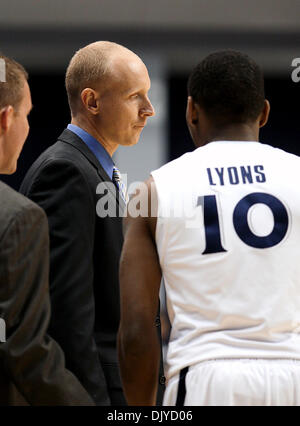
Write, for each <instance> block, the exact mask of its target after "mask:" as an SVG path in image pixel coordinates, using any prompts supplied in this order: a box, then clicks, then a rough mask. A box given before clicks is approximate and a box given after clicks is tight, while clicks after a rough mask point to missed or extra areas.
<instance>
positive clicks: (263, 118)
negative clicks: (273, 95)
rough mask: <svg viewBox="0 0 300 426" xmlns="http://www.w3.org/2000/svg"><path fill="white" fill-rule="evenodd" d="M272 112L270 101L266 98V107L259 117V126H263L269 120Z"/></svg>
mask: <svg viewBox="0 0 300 426" xmlns="http://www.w3.org/2000/svg"><path fill="white" fill-rule="evenodd" d="M269 114H270V102H269V101H268V100H267V99H265V101H264V107H263V110H262V112H261V114H260V117H259V127H263V126H264V125H265V124H266V123H267V122H268V118H269Z"/></svg>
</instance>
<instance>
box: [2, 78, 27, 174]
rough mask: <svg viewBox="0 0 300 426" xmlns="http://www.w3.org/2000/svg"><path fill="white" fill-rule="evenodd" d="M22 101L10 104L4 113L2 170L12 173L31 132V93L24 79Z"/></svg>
mask: <svg viewBox="0 0 300 426" xmlns="http://www.w3.org/2000/svg"><path fill="white" fill-rule="evenodd" d="M21 96H22V98H21V102H20V103H19V105H17V107H15V108H14V107H12V106H8V107H6V108H5V111H4V114H3V115H2V122H1V127H2V130H3V136H4V137H3V139H2V144H1V158H0V172H1V173H4V174H12V173H14V172H15V171H16V169H17V161H18V158H19V156H20V154H21V151H22V148H23V145H24V142H25V140H26V138H27V136H28V133H29V124H28V114H29V113H30V111H31V108H32V103H31V95H30V89H29V86H28V83H27V81H25V80H24V86H23V88H22V94H21Z"/></svg>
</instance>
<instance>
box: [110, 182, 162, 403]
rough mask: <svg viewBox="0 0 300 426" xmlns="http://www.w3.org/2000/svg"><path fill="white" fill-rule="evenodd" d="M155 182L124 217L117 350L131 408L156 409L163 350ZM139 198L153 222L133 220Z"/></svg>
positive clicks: (140, 192)
mask: <svg viewBox="0 0 300 426" xmlns="http://www.w3.org/2000/svg"><path fill="white" fill-rule="evenodd" d="M151 186H152V187H153V186H154V182H153V179H152V178H149V179H148V181H147V182H146V186H142V187H141V188H140V189H139V190H138V191H137V194H136V195H135V196H134V197H133V198H132V199H131V200H130V202H129V205H128V213H127V215H126V216H127V217H125V218H124V246H123V251H122V255H121V263H120V293H121V323H120V328H119V334H118V351H119V360H120V370H121V377H122V382H123V386H124V391H125V395H126V399H127V402H128V404H129V405H155V401H156V391H157V377H158V369H159V359H160V346H159V340H158V337H157V330H156V326H155V317H156V314H157V309H158V303H159V287H160V282H161V269H160V265H159V260H158V255H157V251H156V247H155V227H156V217H151V205H152V214H153V212H155V210H156V209H155V208H154V209H153V203H156V196H155V193H154V194H153V188H152V197H151ZM136 196H138V197H139V198H140V200H141V203H145V202H146V203H147V201H148V217H141V216H138V217H133V216H132V215H130V203H131V202H135V201H134V199H135V197H136Z"/></svg>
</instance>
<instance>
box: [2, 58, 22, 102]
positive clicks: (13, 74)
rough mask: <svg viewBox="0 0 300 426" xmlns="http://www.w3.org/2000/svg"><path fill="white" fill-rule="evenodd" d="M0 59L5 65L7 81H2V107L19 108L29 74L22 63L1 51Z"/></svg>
mask: <svg viewBox="0 0 300 426" xmlns="http://www.w3.org/2000/svg"><path fill="white" fill-rule="evenodd" d="M0 60H1V67H2V66H3V67H4V73H3V74H4V77H5V78H4V80H5V81H0V109H1V108H4V107H6V106H8V105H11V106H13V107H14V108H15V109H16V110H17V109H18V106H19V104H20V102H21V100H22V89H23V88H24V82H25V81H27V80H28V74H27V72H26V70H25V69H24V67H23V66H22V65H21V64H19V63H18V62H16V61H15V60H13V59H11V58H8V57H7V56H5V55H3V54H1V53H0ZM1 75H2V73H1Z"/></svg>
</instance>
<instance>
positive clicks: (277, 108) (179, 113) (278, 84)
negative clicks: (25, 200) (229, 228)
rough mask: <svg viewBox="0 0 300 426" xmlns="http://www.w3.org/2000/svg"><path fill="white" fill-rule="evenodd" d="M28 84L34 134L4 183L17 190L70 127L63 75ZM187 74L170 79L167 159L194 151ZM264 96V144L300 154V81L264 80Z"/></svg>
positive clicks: (41, 76) (33, 77)
mask: <svg viewBox="0 0 300 426" xmlns="http://www.w3.org/2000/svg"><path fill="white" fill-rule="evenodd" d="M29 74H30V79H29V84H30V87H31V92H32V102H33V105H34V108H33V110H32V112H31V114H30V118H29V122H30V127H31V128H30V133H29V137H28V139H27V141H26V143H25V146H24V148H23V151H22V153H21V156H20V158H19V161H18V170H17V171H16V173H14V174H13V175H11V176H4V175H1V180H3V181H4V182H6V183H8V184H9V185H10V186H12V187H13V188H15V189H17V190H18V189H19V187H20V184H21V182H22V180H23V178H24V176H25V173H26V171H27V170H28V168H29V167H30V165H31V164H32V163H33V161H34V160H35V159H36V158H37V157H38V156H39V155H40V153H41V152H43V151H44V150H45V149H46V148H47V147H48V146H49V145H51V144H53V143H54V142H55V141H56V139H57V137H58V136H59V135H60V133H61V132H62V131H63V129H64V128H65V127H66V125H67V124H68V123H69V122H70V114H69V108H68V101H67V95H66V92H65V87H64V74H60V73H51V74H45V73H39V72H36V71H35V72H34V73H31V72H30V69H29ZM186 83H187V75H183V74H180V75H178V74H176V75H170V76H169V79H168V89H169V96H168V98H169V123H168V148H169V155H168V159H169V160H172V159H174V158H177V157H178V156H180V155H181V154H183V153H185V152H186V151H192V150H193V149H194V146H193V143H192V141H191V138H190V136H189V133H188V129H187V126H186V124H185V107H186V97H187V92H186ZM265 91H266V97H267V99H269V101H270V104H271V114H270V119H269V122H268V124H267V125H266V126H265V127H264V128H263V129H262V130H261V141H262V142H264V143H268V144H270V145H273V146H276V147H279V148H282V149H284V150H286V151H288V152H291V153H294V154H297V155H300V143H299V122H300V120H299V116H300V82H299V83H294V82H293V81H292V79H291V78H286V77H285V78H280V77H274V76H273V77H271V78H270V77H268V76H266V80H265Z"/></svg>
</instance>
